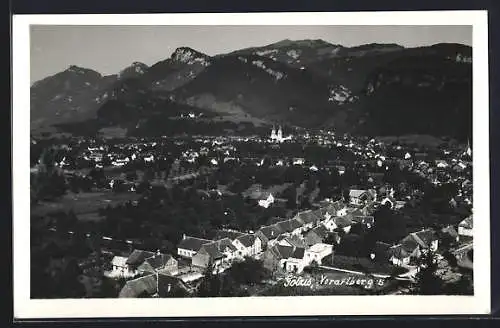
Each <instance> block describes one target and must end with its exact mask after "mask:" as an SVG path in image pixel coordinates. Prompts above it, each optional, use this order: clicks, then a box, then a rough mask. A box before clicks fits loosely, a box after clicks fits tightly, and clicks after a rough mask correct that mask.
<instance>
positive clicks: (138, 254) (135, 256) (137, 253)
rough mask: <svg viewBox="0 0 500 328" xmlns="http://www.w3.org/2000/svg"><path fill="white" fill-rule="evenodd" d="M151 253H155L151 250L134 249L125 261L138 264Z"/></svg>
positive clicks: (151, 254)
mask: <svg viewBox="0 0 500 328" xmlns="http://www.w3.org/2000/svg"><path fill="white" fill-rule="evenodd" d="M153 255H155V253H153V252H149V251H143V250H140V249H134V251H133V252H132V254H130V256H129V257H128V259H127V261H126V263H127V264H128V265H140V264H142V263H143V262H144V260H145V259H147V258H148V257H151V256H153Z"/></svg>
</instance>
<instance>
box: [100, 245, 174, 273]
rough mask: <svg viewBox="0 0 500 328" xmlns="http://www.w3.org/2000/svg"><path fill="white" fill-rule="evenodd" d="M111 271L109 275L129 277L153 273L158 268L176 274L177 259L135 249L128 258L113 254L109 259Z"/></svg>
mask: <svg viewBox="0 0 500 328" xmlns="http://www.w3.org/2000/svg"><path fill="white" fill-rule="evenodd" d="M111 264H112V271H111V272H109V273H107V276H109V277H124V278H127V277H128V278H130V277H134V276H136V275H138V274H143V273H155V272H156V271H158V270H163V271H165V272H170V273H171V274H176V273H177V271H178V263H177V260H176V259H174V258H173V257H172V256H171V255H168V254H162V253H160V252H159V251H158V252H156V253H153V252H149V251H144V250H140V249H135V250H134V251H133V252H132V253H131V254H130V255H129V257H128V258H125V257H121V256H115V257H113V260H112V261H111Z"/></svg>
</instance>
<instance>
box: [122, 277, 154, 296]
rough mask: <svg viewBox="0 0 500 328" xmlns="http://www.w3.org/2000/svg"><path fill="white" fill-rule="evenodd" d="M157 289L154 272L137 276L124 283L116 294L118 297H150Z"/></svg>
mask: <svg viewBox="0 0 500 328" xmlns="http://www.w3.org/2000/svg"><path fill="white" fill-rule="evenodd" d="M156 290H157V284H156V274H150V275H147V276H143V277H139V278H137V279H133V280H129V281H127V282H126V283H125V285H124V286H123V288H122V289H121V290H120V293H119V294H118V297H119V298H139V297H150V296H151V295H154V294H155V293H156Z"/></svg>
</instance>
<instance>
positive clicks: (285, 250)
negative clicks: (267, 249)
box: [273, 245, 294, 259]
mask: <svg viewBox="0 0 500 328" xmlns="http://www.w3.org/2000/svg"><path fill="white" fill-rule="evenodd" d="M273 249H274V250H275V251H276V254H277V255H278V257H279V258H280V259H287V258H289V257H291V256H292V254H293V251H294V248H293V247H292V246H283V245H276V246H274V247H273Z"/></svg>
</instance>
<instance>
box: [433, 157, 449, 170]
mask: <svg viewBox="0 0 500 328" xmlns="http://www.w3.org/2000/svg"><path fill="white" fill-rule="evenodd" d="M435 163H436V167H437V168H440V169H445V168H447V167H448V163H447V162H446V161H445V160H440V159H438V160H436V161H435Z"/></svg>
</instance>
